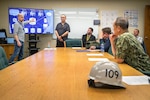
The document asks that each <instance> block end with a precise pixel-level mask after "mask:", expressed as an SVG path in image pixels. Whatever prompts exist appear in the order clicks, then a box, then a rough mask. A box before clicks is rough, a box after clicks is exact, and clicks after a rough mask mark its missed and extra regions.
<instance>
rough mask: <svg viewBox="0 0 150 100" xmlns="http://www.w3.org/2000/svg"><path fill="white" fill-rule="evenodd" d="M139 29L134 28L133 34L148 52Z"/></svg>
mask: <svg viewBox="0 0 150 100" xmlns="http://www.w3.org/2000/svg"><path fill="white" fill-rule="evenodd" d="M139 32H140V31H139V30H138V29H134V31H133V35H134V36H135V37H136V39H137V40H138V41H139V42H140V43H141V45H142V47H143V49H144V51H145V52H146V47H145V44H144V40H143V38H142V37H140V36H139Z"/></svg>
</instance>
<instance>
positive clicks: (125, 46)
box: [110, 17, 150, 76]
mask: <svg viewBox="0 0 150 100" xmlns="http://www.w3.org/2000/svg"><path fill="white" fill-rule="evenodd" d="M113 27H114V34H111V35H110V42H111V47H112V52H113V55H114V56H115V58H116V60H117V62H118V63H123V62H125V63H127V64H128V65H130V66H132V67H134V68H135V69H137V70H139V71H140V72H142V73H144V74H146V75H149V76H150V58H149V56H148V55H147V54H146V53H145V52H144V49H143V48H142V46H141V44H140V43H139V42H138V40H137V39H136V38H135V37H134V35H133V34H131V33H129V32H128V20H127V19H126V18H123V17H118V18H117V19H116V21H115V22H114V25H113Z"/></svg>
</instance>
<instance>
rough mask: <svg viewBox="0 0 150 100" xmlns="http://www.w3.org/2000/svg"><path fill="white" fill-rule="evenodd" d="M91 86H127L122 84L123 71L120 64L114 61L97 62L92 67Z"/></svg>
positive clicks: (89, 82)
mask: <svg viewBox="0 0 150 100" xmlns="http://www.w3.org/2000/svg"><path fill="white" fill-rule="evenodd" d="M89 78H90V80H88V84H89V86H93V87H108V88H111V87H112V88H125V86H124V85H123V84H122V73H121V70H120V68H119V67H118V64H117V63H115V62H112V61H101V62H97V63H96V64H95V65H94V66H93V67H92V69H91V71H90V74H89Z"/></svg>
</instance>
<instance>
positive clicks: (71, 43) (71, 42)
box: [64, 39, 83, 47]
mask: <svg viewBox="0 0 150 100" xmlns="http://www.w3.org/2000/svg"><path fill="white" fill-rule="evenodd" d="M64 47H83V44H82V40H81V39H67V40H65V41H64Z"/></svg>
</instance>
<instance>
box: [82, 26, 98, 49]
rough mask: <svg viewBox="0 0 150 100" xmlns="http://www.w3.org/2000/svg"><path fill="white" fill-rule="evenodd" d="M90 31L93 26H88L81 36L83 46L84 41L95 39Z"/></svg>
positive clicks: (84, 44)
mask: <svg viewBox="0 0 150 100" xmlns="http://www.w3.org/2000/svg"><path fill="white" fill-rule="evenodd" d="M92 33H93V28H91V27H89V29H88V31H87V33H86V34H84V35H83V36H82V43H83V47H85V46H86V43H87V42H89V41H96V38H95V36H94V35H92Z"/></svg>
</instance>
